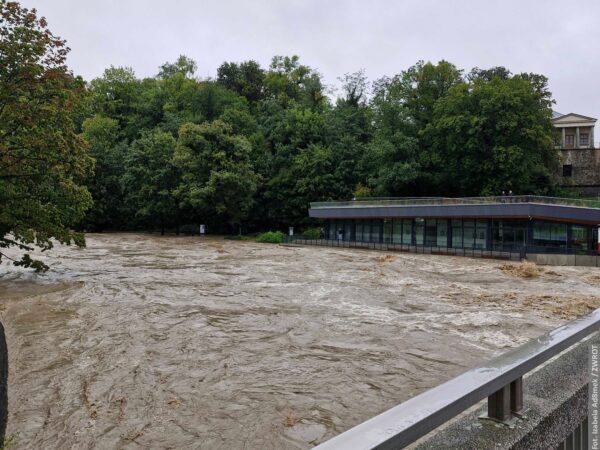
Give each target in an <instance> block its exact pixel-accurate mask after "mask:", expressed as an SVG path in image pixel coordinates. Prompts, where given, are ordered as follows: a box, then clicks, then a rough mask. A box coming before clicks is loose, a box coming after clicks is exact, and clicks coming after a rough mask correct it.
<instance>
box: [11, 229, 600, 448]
mask: <svg viewBox="0 0 600 450" xmlns="http://www.w3.org/2000/svg"><path fill="white" fill-rule="evenodd" d="M87 239H88V248H86V249H77V248H73V247H56V248H55V249H54V250H52V251H51V252H49V253H48V254H44V255H43V258H44V259H45V260H46V261H47V262H48V263H49V264H50V265H51V267H52V269H51V271H50V272H49V273H47V274H45V275H35V274H33V273H31V272H29V271H26V270H21V269H18V268H14V267H12V266H9V265H7V264H3V265H2V266H0V274H1V278H0V299H1V300H0V304H1V307H2V320H3V322H4V323H5V326H6V329H7V338H8V345H9V351H10V380H9V426H8V434H9V435H12V436H13V438H14V440H15V442H16V445H15V448H44V449H70V448H73V449H82V448H83V449H85V448H100V449H104V448H107V449H112V448H119V449H137V448H173V449H187V448H199V449H242V448H247V449H280V448H284V449H287V448H289V449H296V448H299V449H303V448H310V447H312V446H313V445H315V444H317V443H319V442H322V441H324V440H326V439H328V438H330V437H332V436H334V435H335V434H337V433H340V432H342V431H344V430H346V429H348V428H350V427H351V426H353V425H355V424H357V423H359V422H361V421H363V420H366V419H368V418H370V417H372V416H373V415H375V414H377V413H379V412H382V411H384V410H386V409H388V408H390V407H392V406H394V405H396V404H397V403H399V402H402V401H403V400H406V399H408V398H410V397H412V396H414V395H416V394H418V393H420V392H422V391H424V390H426V389H428V388H431V387H433V386H435V385H437V384H439V383H441V382H443V381H445V380H447V379H449V378H451V377H453V376H455V375H457V374H459V373H461V372H463V371H464V370H466V369H468V368H470V367H473V366H476V365H478V364H479V363H481V362H482V361H483V360H485V359H487V358H490V357H491V356H493V355H495V354H498V353H501V352H503V351H506V349H507V348H509V347H512V346H515V345H518V344H521V343H524V342H525V341H527V340H528V339H530V338H533V337H535V336H537V335H539V334H541V333H543V332H544V331H546V330H549V329H551V328H554V327H556V326H558V325H560V324H561V323H564V322H565V321H567V320H569V319H570V318H572V317H575V316H577V315H581V314H584V313H586V312H587V311H589V310H591V309H592V308H594V307H596V306H597V305H598V304H600V302H599V297H600V271H598V269H595V268H579V267H578V268H575V267H564V268H546V269H543V270H541V271H537V272H538V273H534V274H533V275H532V277H531V278H522V276H521V275H520V274H519V267H518V266H517V267H515V266H505V265H504V264H505V263H503V262H498V261H491V260H479V259H469V258H456V257H444V256H432V255H412V254H392V253H383V252H377V251H360V250H353V249H331V248H322V247H285V246H278V245H267V244H256V243H252V242H232V241H224V240H222V239H217V238H199V237H187V238H186V237H179V238H176V237H157V236H150V235H136V234H106V235H88V238H87ZM534 272H535V270H534ZM526 275H531V274H526Z"/></svg>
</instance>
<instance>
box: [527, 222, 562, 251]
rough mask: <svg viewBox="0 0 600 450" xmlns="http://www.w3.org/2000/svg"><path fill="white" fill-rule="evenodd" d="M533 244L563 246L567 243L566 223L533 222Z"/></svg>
mask: <svg viewBox="0 0 600 450" xmlns="http://www.w3.org/2000/svg"><path fill="white" fill-rule="evenodd" d="M533 245H535V246H537V247H550V248H564V247H566V245H567V225H566V224H564V223H552V222H542V221H537V220H536V221H534V222H533Z"/></svg>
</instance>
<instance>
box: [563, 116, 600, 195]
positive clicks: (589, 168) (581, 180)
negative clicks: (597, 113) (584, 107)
mask: <svg viewBox="0 0 600 450" xmlns="http://www.w3.org/2000/svg"><path fill="white" fill-rule="evenodd" d="M552 122H553V124H554V127H555V128H557V130H558V133H557V136H556V138H555V140H554V146H555V148H556V149H558V150H560V156H561V162H562V166H561V169H560V173H559V175H560V176H561V177H562V178H561V180H562V183H561V184H562V185H563V186H567V187H573V188H575V189H577V190H578V191H580V192H581V193H583V194H586V195H598V194H600V149H598V148H596V145H595V144H594V126H595V124H596V119H594V118H593V117H587V116H583V115H581V114H575V113H569V114H560V113H558V112H553V114H552Z"/></svg>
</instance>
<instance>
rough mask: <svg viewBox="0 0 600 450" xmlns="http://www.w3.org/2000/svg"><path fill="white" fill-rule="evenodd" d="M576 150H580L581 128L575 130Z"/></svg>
mask: <svg viewBox="0 0 600 450" xmlns="http://www.w3.org/2000/svg"><path fill="white" fill-rule="evenodd" d="M575 148H579V127H577V128H575Z"/></svg>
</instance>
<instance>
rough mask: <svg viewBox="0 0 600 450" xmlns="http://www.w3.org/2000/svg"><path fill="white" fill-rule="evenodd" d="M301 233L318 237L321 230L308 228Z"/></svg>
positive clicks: (311, 237) (312, 237)
mask: <svg viewBox="0 0 600 450" xmlns="http://www.w3.org/2000/svg"><path fill="white" fill-rule="evenodd" d="M302 234H303V235H304V236H306V237H308V238H310V239H319V238H320V237H321V230H320V229H319V228H308V229H306V230H304V232H303V233H302Z"/></svg>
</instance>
